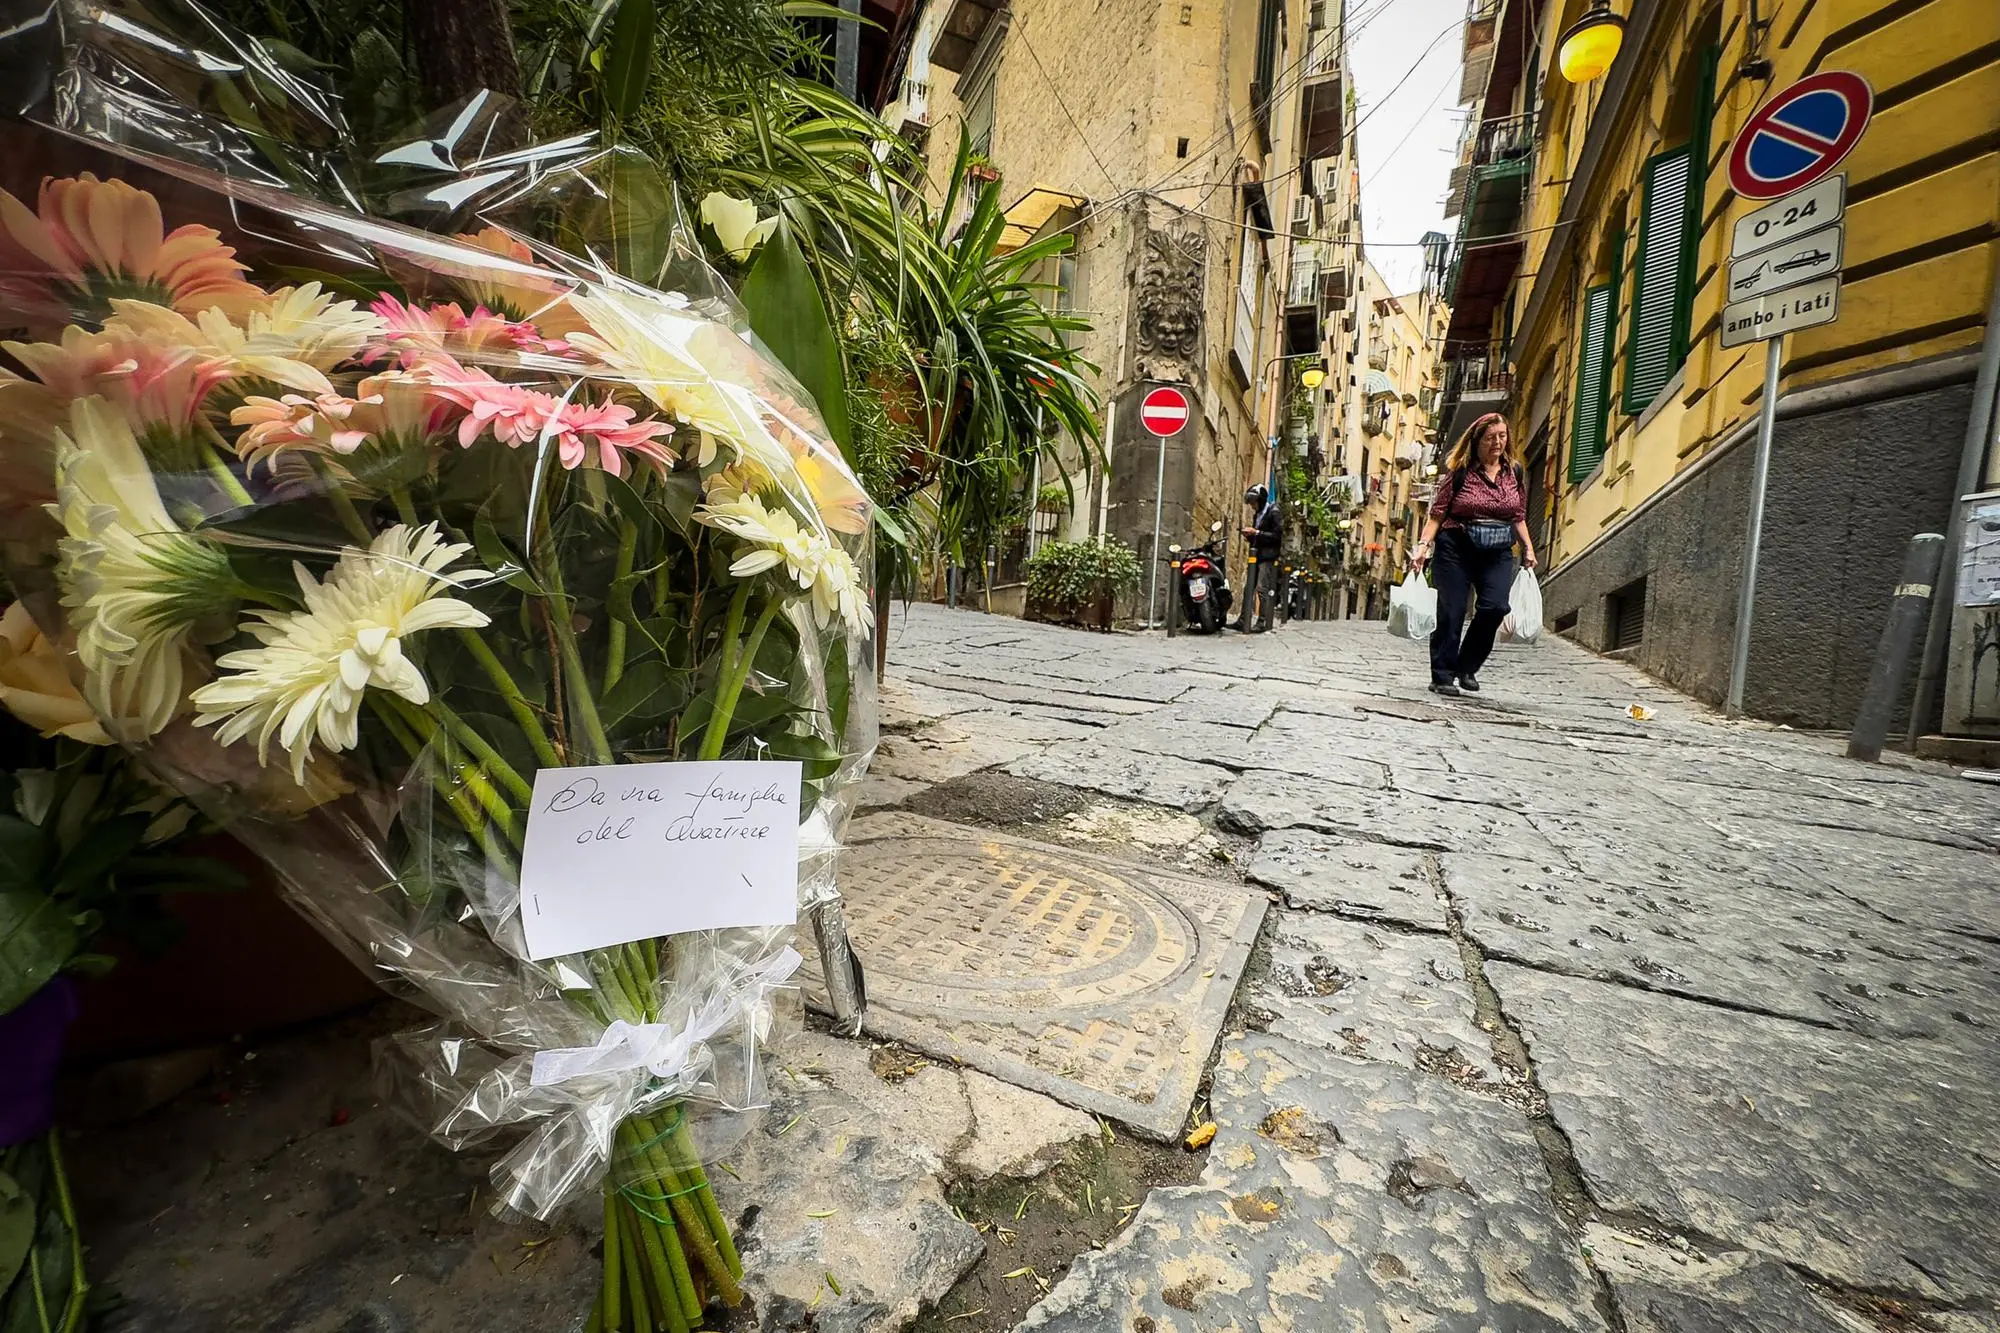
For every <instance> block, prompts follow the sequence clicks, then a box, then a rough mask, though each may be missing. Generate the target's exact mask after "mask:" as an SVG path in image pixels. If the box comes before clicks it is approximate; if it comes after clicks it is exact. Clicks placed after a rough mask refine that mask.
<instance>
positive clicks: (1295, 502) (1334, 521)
mask: <svg viewBox="0 0 2000 1333" xmlns="http://www.w3.org/2000/svg"><path fill="white" fill-rule="evenodd" d="M1284 498H1285V510H1286V514H1287V516H1288V517H1289V518H1291V519H1292V520H1293V521H1294V522H1296V523H1298V524H1299V525H1300V526H1301V527H1303V528H1304V529H1305V530H1306V532H1307V533H1308V534H1309V544H1311V545H1321V544H1323V543H1325V542H1327V541H1329V540H1331V539H1332V538H1334V537H1336V536H1338V535H1339V532H1340V510H1339V508H1338V507H1337V506H1336V505H1335V504H1334V503H1333V502H1332V501H1331V500H1328V499H1327V498H1326V496H1325V494H1324V493H1323V492H1321V491H1320V489H1319V488H1318V487H1317V486H1315V485H1313V483H1312V478H1310V477H1309V476H1307V475H1306V465H1305V461H1304V460H1303V459H1301V458H1299V457H1297V456H1296V455H1293V456H1292V457H1289V458H1287V459H1286V460H1285V474H1284Z"/></svg>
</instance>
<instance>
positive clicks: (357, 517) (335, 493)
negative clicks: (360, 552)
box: [306, 454, 375, 546]
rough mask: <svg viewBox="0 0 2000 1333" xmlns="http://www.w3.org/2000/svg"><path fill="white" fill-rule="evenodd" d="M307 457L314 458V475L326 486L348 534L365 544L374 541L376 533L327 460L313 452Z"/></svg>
mask: <svg viewBox="0 0 2000 1333" xmlns="http://www.w3.org/2000/svg"><path fill="white" fill-rule="evenodd" d="M306 457H307V458H309V459H311V460H312V470H313V475H314V476H316V477H318V478H319V480H320V483H321V484H322V485H323V486H325V487H326V498H327V500H328V502H329V503H331V504H332V505H333V512H334V513H335V514H336V515H338V516H339V518H340V525H341V526H342V527H344V528H346V529H347V535H348V536H350V537H352V538H354V540H355V541H358V542H360V543H361V544H362V545H363V546H366V545H368V544H369V543H370V542H373V541H374V540H375V534H374V533H372V532H370V531H369V530H368V524H367V522H366V520H364V519H363V518H362V517H361V511H360V510H359V509H356V508H355V507H354V497H353V496H351V495H349V494H348V493H347V488H346V487H345V486H342V485H341V484H340V481H339V479H338V478H336V477H335V476H334V475H333V473H332V472H330V471H329V470H328V469H327V466H326V461H325V460H324V459H322V458H318V457H316V456H314V455H312V454H307V455H306Z"/></svg>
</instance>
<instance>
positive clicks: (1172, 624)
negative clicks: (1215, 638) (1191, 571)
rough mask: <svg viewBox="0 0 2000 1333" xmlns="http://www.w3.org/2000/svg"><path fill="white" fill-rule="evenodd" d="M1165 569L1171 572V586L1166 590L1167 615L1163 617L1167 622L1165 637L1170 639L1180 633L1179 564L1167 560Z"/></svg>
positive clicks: (1177, 561) (1175, 561) (1172, 560)
mask: <svg viewBox="0 0 2000 1333" xmlns="http://www.w3.org/2000/svg"><path fill="white" fill-rule="evenodd" d="M1167 568H1168V569H1169V570H1171V571H1172V572H1173V578H1172V579H1171V580H1170V581H1169V582H1170V584H1171V586H1169V587H1168V589H1167V614H1166V617H1165V619H1166V622H1167V637H1168V638H1170V639H1171V638H1173V637H1174V635H1175V634H1177V633H1179V632H1180V622H1181V614H1180V613H1181V562H1180V561H1179V560H1176V559H1169V560H1168V561H1167Z"/></svg>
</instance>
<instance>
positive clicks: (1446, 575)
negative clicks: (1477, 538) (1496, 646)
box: [1431, 528, 1514, 683]
mask: <svg viewBox="0 0 2000 1333" xmlns="http://www.w3.org/2000/svg"><path fill="white" fill-rule="evenodd" d="M1431 583H1432V585H1433V586H1435V587H1436V588H1437V595H1438V623H1437V629H1436V630H1434V631H1432V633H1431V679H1432V680H1434V681H1438V682H1440V683H1442V682H1444V681H1448V680H1456V679H1458V678H1459V677H1460V676H1470V675H1473V674H1474V673H1476V672H1477V671H1478V670H1479V668H1480V667H1482V666H1485V665H1486V658H1487V656H1488V655H1489V654H1491V653H1492V651H1493V637H1494V636H1495V635H1496V634H1498V633H1499V632H1500V622H1501V621H1503V620H1505V619H1506V618H1507V595H1508V593H1509V592H1511V591H1512V590H1513V586H1514V548H1513V547H1511V546H1507V547H1502V548H1501V549H1499V550H1497V551H1482V550H1480V549H1479V548H1478V547H1477V546H1474V545H1473V544H1472V539H1471V538H1470V537H1467V536H1466V535H1465V534H1464V533H1463V532H1461V531H1459V530H1458V529H1457V528H1445V529H1443V530H1442V531H1440V532H1439V533H1438V536H1437V554H1436V557H1435V558H1434V559H1433V560H1432V561H1431ZM1474 592H1477V593H1478V596H1479V609H1478V610H1476V611H1474V612H1473V613H1472V623H1471V624H1470V625H1467V624H1466V623H1465V612H1466V608H1467V605H1468V604H1469V603H1470V602H1471V600H1472V596H1473V594H1474ZM1461 633H1462V634H1463V638H1462V639H1461Z"/></svg>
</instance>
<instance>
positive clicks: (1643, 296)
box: [1624, 46, 1720, 415]
mask: <svg viewBox="0 0 2000 1333" xmlns="http://www.w3.org/2000/svg"><path fill="white" fill-rule="evenodd" d="M1719 58H1720V51H1719V49H1718V48H1717V47H1715V46H1708V47H1706V48H1704V49H1703V50H1702V52H1701V54H1700V55H1699V56H1698V57H1696V59H1695V63H1694V67H1693V70H1692V74H1693V79H1694V84H1693V92H1692V94H1691V101H1690V103H1689V105H1688V106H1687V108H1686V121H1687V136H1688V137H1687V142H1685V143H1683V144H1681V145H1680V146H1679V147H1676V148H1670V149H1668V150H1667V151H1665V152H1662V153H1658V154H1655V155H1654V156H1653V157H1652V158H1651V159H1649V160H1648V161H1647V163H1646V167H1645V173H1644V181H1643V185H1642V194H1641V196H1640V203H1639V238H1638V254H1637V256H1636V259H1635V262H1634V264H1633V280H1632V328H1631V334H1630V338H1631V341H1630V344H1629V346H1628V348H1627V350H1626V368H1625V399H1624V408H1625V411H1627V412H1629V413H1633V414H1635V415H1636V414H1637V413H1640V412H1644V411H1645V410H1646V409H1647V408H1648V407H1651V406H1652V405H1653V400H1654V399H1656V398H1658V397H1659V396H1660V391H1661V390H1662V389H1664V388H1666V386H1667V383H1668V381H1670V380H1672V379H1673V377H1674V374H1675V372H1677V371H1679V370H1680V368H1681V363H1682V362H1684V361H1686V360H1687V354H1688V344H1689V341H1690V333H1691V330H1692V327H1693V315H1694V289H1695V281H1696V279H1697V278H1698V277H1699V276H1700V275H1699V273H1698V271H1697V252H1698V250H1699V248H1700V243H1701V223H1702V196H1703V194H1704V189H1705V186H1706V184H1707V171H1708V139H1709V122H1710V119H1711V117H1712V115H1713V112H1714V106H1715V71H1716V64H1717V61H1718V59H1719Z"/></svg>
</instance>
